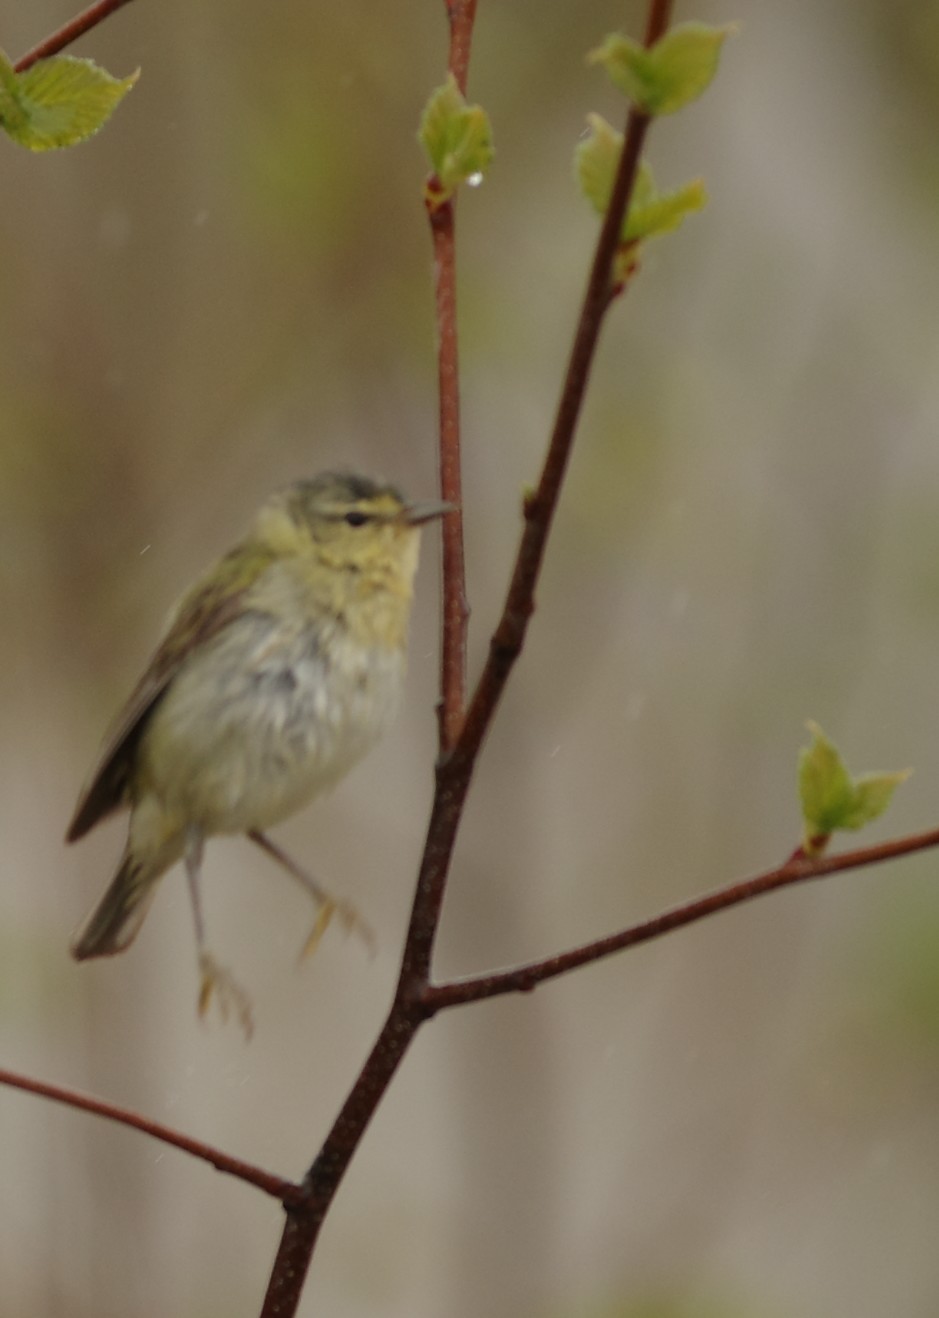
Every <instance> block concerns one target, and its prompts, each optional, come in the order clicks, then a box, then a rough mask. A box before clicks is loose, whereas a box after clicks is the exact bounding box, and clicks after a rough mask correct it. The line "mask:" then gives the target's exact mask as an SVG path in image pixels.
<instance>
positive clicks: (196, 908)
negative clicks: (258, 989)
mask: <svg viewBox="0 0 939 1318" xmlns="http://www.w3.org/2000/svg"><path fill="white" fill-rule="evenodd" d="M204 846H205V839H204V837H203V834H202V830H201V829H199V828H191V829H190V830H189V833H188V835H187V837H186V852H185V863H186V878H187V879H188V881H189V897H190V900H191V902H192V918H193V923H194V924H195V927H196V950H197V952H198V956H199V1015H200V1016H205V1014H206V1012H207V1011H208V1009H209V1004H210V1003H211V1001H212V995H213V994H215V995H216V997H217V999H218V1005H219V1010H220V1012H221V1013H222V1020H223V1021H225V1020H227V1019H228V1011H229V1008H231V1009H232V1010H233V1011H234V1012H235V1015H236V1016H237V1017H238V1021H239V1023H240V1025H241V1028H242V1029H243V1030H244V1032H245V1037H246V1038H248V1039H250V1038H251V1034H252V1032H253V1030H254V1021H253V1019H252V1016H251V1002H250V999H249V998H248V995H247V994H246V993H245V991H244V989H243V988H242V987H241V985H240V984H239V983H238V981H237V980H236V979H234V978H233V976H232V975H231V974H230V973H229V972H228V971H227V970H226V969H225V967H224V966H220V965H219V964H218V962H217V961H216V960H215V957H214V956H212V954H211V952H209V950H208V949H207V947H206V945H205V920H204V919H203V915H202V890H201V888H200V886H199V876H200V871H201V869H202V852H203V849H204Z"/></svg>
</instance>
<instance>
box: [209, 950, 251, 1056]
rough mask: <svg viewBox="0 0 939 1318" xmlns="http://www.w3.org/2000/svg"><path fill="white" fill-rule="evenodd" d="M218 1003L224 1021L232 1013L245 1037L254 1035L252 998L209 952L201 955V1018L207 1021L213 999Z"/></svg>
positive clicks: (248, 1037)
mask: <svg viewBox="0 0 939 1318" xmlns="http://www.w3.org/2000/svg"><path fill="white" fill-rule="evenodd" d="M213 997H214V998H215V1000H216V1002H217V1003H218V1009H219V1012H220V1014H221V1017H222V1021H223V1022H227V1021H228V1014H229V1012H232V1013H233V1014H234V1015H235V1017H236V1018H237V1020H238V1024H239V1025H240V1026H241V1028H242V1029H243V1030H244V1034H245V1038H246V1039H250V1038H251V1035H252V1034H253V1033H254V1017H253V1015H252V1012H251V999H250V998H249V997H248V995H247V993H246V992H245V991H244V989H243V988H242V987H241V985H240V984H239V983H238V981H237V980H236V979H235V978H234V976H233V975H232V974H231V972H230V971H228V970H226V969H225V967H224V966H220V965H219V963H218V962H217V961H216V960H215V957H214V956H212V954H211V953H210V952H200V953H199V1015H200V1017H201V1018H202V1019H203V1020H204V1019H205V1017H206V1015H207V1013H208V1010H209V1007H210V1005H211V1002H212V998H213Z"/></svg>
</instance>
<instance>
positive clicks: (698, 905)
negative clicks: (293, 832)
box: [422, 829, 939, 1012]
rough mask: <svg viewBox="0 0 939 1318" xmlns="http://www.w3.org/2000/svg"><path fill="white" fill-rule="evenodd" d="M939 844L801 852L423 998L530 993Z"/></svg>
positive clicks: (933, 840) (436, 1003) (432, 1002)
mask: <svg viewBox="0 0 939 1318" xmlns="http://www.w3.org/2000/svg"><path fill="white" fill-rule="evenodd" d="M935 846H939V829H930V830H929V831H928V832H926V833H912V834H910V835H909V836H908V837H901V838H895V839H894V840H893V841H891V842H881V843H879V844H878V845H876V846H872V847H859V848H858V849H857V850H856V851H845V852H842V853H841V855H839V856H818V857H807V856H805V855H803V853H802V852H801V851H797V852H796V853H795V854H794V855H793V856H792V857H790V859H789V860H787V861H786V863H785V864H784V865H780V866H778V867H777V868H776V869H772V870H765V871H764V872H763V873H762V874H755V875H753V876H752V877H751V878H749V879H738V880H736V881H735V882H734V883H730V884H728V885H727V886H726V887H724V888H717V889H716V890H715V891H714V892H709V893H706V894H705V895H704V896H703V897H695V898H694V899H693V900H691V901H688V902H682V904H681V905H679V906H673V907H672V908H671V910H668V911H663V912H662V913H661V915H654V916H652V918H651V919H649V920H643V921H642V922H641V923H639V924H634V925H630V926H629V928H627V929H621V930H620V931H619V932H618V933H615V934H607V935H606V936H605V937H603V938H597V939H595V940H594V941H593V942H590V943H583V944H581V945H580V946H579V947H573V948H571V949H570V950H569V951H567V952H559V953H558V954H557V955H556V956H551V957H545V958H544V959H543V960H540V961H528V962H526V963H525V964H524V965H521V966H513V967H512V968H511V969H510V970H498V971H495V972H494V973H492V974H489V975H471V976H467V977H466V978H464V979H454V980H449V981H447V982H446V983H443V984H431V985H429V986H428V987H427V988H426V989H425V990H424V992H423V994H422V1001H423V1003H424V1004H425V1006H426V1007H427V1009H428V1011H429V1012H437V1011H443V1010H445V1009H446V1008H447V1007H457V1006H461V1005H462V1004H464V1003H467V1002H481V1001H482V1000H483V999H484V998H495V997H499V996H501V995H502V994H504V993H529V992H531V990H532V989H534V988H537V986H538V985H539V984H544V983H545V982H546V981H547V980H549V979H557V977H558V976H559V975H566V974H567V972H568V971H570V970H576V969H577V968H578V966H586V965H589V964H590V963H591V962H593V961H601V960H603V958H604V957H608V956H612V955H613V953H614V952H621V951H623V949H624V948H627V947H636V946H637V945H638V944H639V943H648V942H651V940H652V939H653V938H660V937H661V936H662V935H663V934H667V933H671V931H672V930H673V929H681V928H682V927H683V926H684V925H686V924H694V923H696V922H697V921H698V920H703V919H704V918H705V916H707V915H715V914H716V913H717V912H718V911H726V910H729V909H730V907H732V906H740V905H742V903H743V902H748V901H751V900H752V899H753V898H754V897H761V896H762V895H763V894H764V893H767V892H775V891H776V889H777V888H791V887H793V886H794V885H795V884H797V883H804V882H806V880H808V879H821V878H824V877H825V876H826V875H828V874H840V873H843V872H844V871H846V870H855V869H860V868H861V867H862V866H866V865H876V864H880V863H882V862H883V861H886V860H896V859H897V858H898V857H900V856H909V855H912V854H913V853H914V852H916V851H925V850H926V849H927V848H929V847H935Z"/></svg>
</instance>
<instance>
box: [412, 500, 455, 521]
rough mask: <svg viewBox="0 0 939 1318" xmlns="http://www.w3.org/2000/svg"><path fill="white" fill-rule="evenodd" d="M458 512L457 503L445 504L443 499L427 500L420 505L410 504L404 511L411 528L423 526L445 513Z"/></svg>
mask: <svg viewBox="0 0 939 1318" xmlns="http://www.w3.org/2000/svg"><path fill="white" fill-rule="evenodd" d="M453 512H456V504H455V503H444V502H443V500H442V499H425V500H423V501H422V502H420V503H409V504H408V505H407V507H406V508H405V509H404V512H403V517H404V520H405V521H406V522H407V524H408V525H409V526H423V525H424V523H425V522H432V521H433V520H434V518H435V517H443V516H444V514H445V513H453Z"/></svg>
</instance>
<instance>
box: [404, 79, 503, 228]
mask: <svg viewBox="0 0 939 1318" xmlns="http://www.w3.org/2000/svg"><path fill="white" fill-rule="evenodd" d="M418 137H419V138H420V142H421V145H422V146H423V148H424V150H425V151H426V153H427V157H428V159H429V160H430V164H431V168H432V170H433V175H434V176H433V178H432V179H431V180H429V181H428V183H427V184H426V185H425V189H424V193H425V197H426V199H427V201H428V203H429V204H430V205H432V206H441V205H443V203H444V202H446V201H448V200H449V199H450V197H452V196H453V194H454V192H456V190H457V188H458V187H459V186H460V184H461V183H465V182H466V181H467V179H472V178H473V177H474V176H475V175H481V174H484V173H485V171H486V170H487V169H488V167H489V165H490V163H491V161H492V156H493V146H492V129H491V127H490V124H489V116H488V115H487V114H486V111H485V110H484V109H483V108H482V106H479V105H467V103H466V98H465V96H464V95H463V93H462V92H461V91H460V89H459V87H458V86H457V82H456V78H454V76H453V74H452V73H450V74H448V75H447V81H446V82H445V83H444V84H443V86H442V87H438V88H437V90H436V91H435V92H434V93H433V94H432V95H431V97H430V100H429V101H428V102H427V105H426V106H425V107H424V113H423V115H422V116H421V126H420V131H419V133H418Z"/></svg>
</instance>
